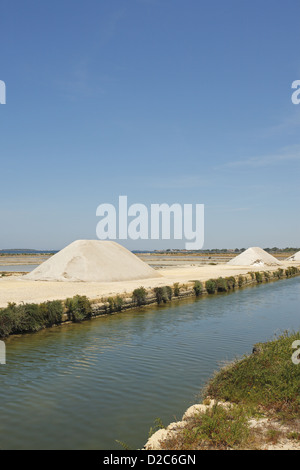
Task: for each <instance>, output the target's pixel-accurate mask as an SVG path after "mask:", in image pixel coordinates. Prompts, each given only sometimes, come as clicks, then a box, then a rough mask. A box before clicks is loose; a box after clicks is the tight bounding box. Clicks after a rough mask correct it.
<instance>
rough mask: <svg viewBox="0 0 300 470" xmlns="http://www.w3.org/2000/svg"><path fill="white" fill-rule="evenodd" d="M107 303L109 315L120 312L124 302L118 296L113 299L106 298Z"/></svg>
mask: <svg viewBox="0 0 300 470" xmlns="http://www.w3.org/2000/svg"><path fill="white" fill-rule="evenodd" d="M107 303H108V311H109V313H113V312H121V310H122V307H123V304H124V300H123V298H122V297H121V296H120V295H117V296H115V297H108V299H107Z"/></svg>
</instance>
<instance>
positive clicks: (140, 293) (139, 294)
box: [132, 287, 147, 307]
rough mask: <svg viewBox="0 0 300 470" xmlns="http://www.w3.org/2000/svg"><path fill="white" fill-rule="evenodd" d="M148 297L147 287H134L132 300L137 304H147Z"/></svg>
mask: <svg viewBox="0 0 300 470" xmlns="http://www.w3.org/2000/svg"><path fill="white" fill-rule="evenodd" d="M146 298H147V291H146V289H145V287H138V288H137V289H134V291H133V293H132V300H133V302H134V304H135V305H136V306H138V307H140V306H141V305H145V303H146Z"/></svg>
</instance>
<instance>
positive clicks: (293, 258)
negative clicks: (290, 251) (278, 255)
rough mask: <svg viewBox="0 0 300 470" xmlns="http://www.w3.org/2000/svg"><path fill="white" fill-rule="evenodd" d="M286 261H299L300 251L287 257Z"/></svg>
mask: <svg viewBox="0 0 300 470" xmlns="http://www.w3.org/2000/svg"><path fill="white" fill-rule="evenodd" d="M286 261H300V251H298V252H297V253H295V254H294V255H292V256H290V257H289V258H287V259H286Z"/></svg>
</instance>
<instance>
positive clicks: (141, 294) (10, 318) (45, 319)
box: [0, 266, 300, 337]
mask: <svg viewBox="0 0 300 470" xmlns="http://www.w3.org/2000/svg"><path fill="white" fill-rule="evenodd" d="M299 273H300V270H299V269H298V268H296V267H295V266H292V267H289V268H287V269H285V270H283V269H281V268H280V269H278V270H277V271H273V272H272V273H271V272H268V271H266V272H264V273H261V272H251V273H249V274H250V275H251V278H252V280H254V279H255V280H256V282H257V283H258V284H259V283H262V282H263V281H266V282H268V281H270V280H271V277H273V279H281V278H283V277H284V276H285V277H287V278H289V277H292V276H295V275H296V274H299ZM245 281H246V279H245V277H244V276H241V275H240V276H239V277H238V279H236V278H235V277H233V276H231V277H226V278H223V277H219V278H218V279H209V280H208V281H206V283H205V289H206V291H207V293H208V294H215V293H217V292H229V291H231V290H233V289H235V288H236V287H237V286H238V287H242V286H243V285H244V284H245ZM193 282H194V285H193V290H194V293H195V296H196V297H199V296H200V295H201V294H202V293H203V292H205V289H204V286H203V284H202V282H200V281H197V280H196V281H193ZM181 289H187V286H186V285H184V284H183V285H181V286H180V285H179V283H175V284H174V285H173V287H170V286H163V287H156V288H155V289H154V290H153V292H154V295H155V297H156V302H157V304H158V305H160V304H161V303H167V302H168V301H170V300H172V298H173V297H179V296H180V290H181ZM132 300H133V303H134V305H135V306H138V307H139V306H143V305H145V304H146V303H147V290H146V289H145V288H144V287H139V288H137V289H135V290H134V291H133V293H132ZM123 306H124V299H123V298H122V297H121V296H116V297H109V298H108V299H106V307H105V311H104V313H112V312H119V311H121V310H122V309H123ZM64 314H67V319H68V320H69V321H72V322H80V321H83V320H85V319H89V318H91V317H92V305H91V302H90V301H89V299H88V298H87V297H86V296H80V295H76V296H75V297H73V298H70V299H67V300H66V301H65V302H62V301H60V300H54V301H49V302H44V303H41V304H34V303H31V304H21V305H16V304H14V303H10V304H8V306H7V307H6V308H3V309H0V337H5V336H9V335H11V334H21V333H32V332H35V331H39V330H41V329H43V328H48V327H51V326H54V325H58V324H60V323H61V322H62V320H63V316H64Z"/></svg>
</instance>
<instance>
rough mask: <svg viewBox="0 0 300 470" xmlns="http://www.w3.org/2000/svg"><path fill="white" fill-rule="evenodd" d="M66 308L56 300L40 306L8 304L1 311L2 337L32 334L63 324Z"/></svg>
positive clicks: (0, 332) (0, 325) (0, 327)
mask: <svg viewBox="0 0 300 470" xmlns="http://www.w3.org/2000/svg"><path fill="white" fill-rule="evenodd" d="M63 312H64V307H63V304H62V302H60V301H59V300H54V301H52V302H44V303H42V304H40V305H38V304H21V305H16V304H14V303H10V304H8V306H7V307H6V308H3V309H1V310H0V337H5V336H9V335H12V334H21V333H32V332H35V331H39V330H41V329H42V328H47V327H50V326H53V325H58V324H59V323H61V321H62V318H63Z"/></svg>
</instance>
